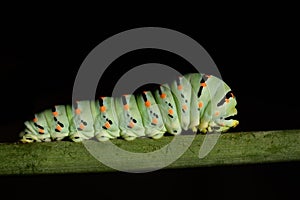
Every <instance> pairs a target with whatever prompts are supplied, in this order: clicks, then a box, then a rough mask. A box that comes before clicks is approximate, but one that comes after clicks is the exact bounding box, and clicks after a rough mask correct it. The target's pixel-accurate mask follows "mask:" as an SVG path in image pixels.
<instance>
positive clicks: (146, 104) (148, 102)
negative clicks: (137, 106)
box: [145, 100, 151, 108]
mask: <svg viewBox="0 0 300 200" xmlns="http://www.w3.org/2000/svg"><path fill="white" fill-rule="evenodd" d="M145 106H146V107H147V108H149V107H150V106H151V103H150V101H149V100H147V101H146V102H145Z"/></svg>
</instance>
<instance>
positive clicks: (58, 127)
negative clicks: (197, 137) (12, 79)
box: [21, 73, 239, 143]
mask: <svg viewBox="0 0 300 200" xmlns="http://www.w3.org/2000/svg"><path fill="white" fill-rule="evenodd" d="M236 104H237V102H236V98H235V96H234V95H233V93H232V92H231V90H230V88H229V86H228V85H227V84H226V83H224V82H223V81H222V80H220V79H218V78H216V77H214V76H209V75H205V74H199V73H194V74H187V75H184V76H181V77H178V79H177V80H175V81H174V82H173V83H171V84H170V85H168V84H163V85H161V86H160V87H159V88H158V89H155V90H153V91H144V92H142V93H141V94H137V95H123V96H122V97H100V98H99V99H98V100H95V101H88V100H86V101H78V102H75V103H74V104H73V105H72V106H70V105H57V106H54V107H53V108H52V109H48V110H45V111H44V112H41V113H38V114H35V116H34V119H33V120H31V121H27V122H25V130H24V131H23V132H21V141H22V142H24V143H27V142H35V141H37V142H44V141H45V142H47V141H53V140H62V139H65V138H69V139H70V140H71V141H74V142H79V141H82V140H85V139H91V138H95V139H97V140H99V141H106V140H109V139H114V138H124V139H125V140H134V139H135V138H137V137H150V138H154V139H159V138H161V137H162V136H163V135H164V134H165V133H166V132H168V133H170V134H172V135H178V134H180V133H182V131H186V130H188V129H191V130H193V131H194V132H197V131H199V132H203V133H206V132H212V131H217V132H224V131H227V130H228V129H230V128H231V127H235V126H237V125H238V123H239V122H238V121H237V120H234V119H228V118H229V117H231V116H234V115H236V114H237V110H236V108H235V106H236Z"/></svg>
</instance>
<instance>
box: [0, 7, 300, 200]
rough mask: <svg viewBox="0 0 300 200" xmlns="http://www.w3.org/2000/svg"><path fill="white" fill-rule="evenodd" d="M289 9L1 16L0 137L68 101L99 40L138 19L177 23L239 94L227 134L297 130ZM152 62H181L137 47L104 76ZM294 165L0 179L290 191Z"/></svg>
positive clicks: (193, 190)
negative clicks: (235, 121)
mask: <svg viewBox="0 0 300 200" xmlns="http://www.w3.org/2000/svg"><path fill="white" fill-rule="evenodd" d="M289 9H292V7H289V8H287V9H285V8H281V6H278V8H276V9H271V8H270V7H268V6H267V7H264V8H263V9H259V7H255V8H251V9H250V8H249V10H239V11H237V10H235V11H236V12H231V11H230V12H229V11H228V12H226V11H224V12H223V13H220V14H219V15H215V12H211V13H210V14H208V15H206V16H205V15H204V16H202V15H201V16H200V15H198V13H199V12H200V10H198V11H194V12H192V11H191V12H189V11H188V10H185V11H186V12H184V13H183V12H179V13H174V15H171V14H167V13H164V14H162V15H157V13H156V12H149V13H143V12H141V13H135V12H134V14H133V16H132V17H128V18H125V16H126V17H127V14H128V13H127V12H125V13H122V14H120V15H118V17H116V18H113V16H112V15H116V12H115V11H114V12H108V13H105V14H101V15H100V14H99V16H98V15H96V16H90V15H88V16H85V17H83V16H82V15H80V12H79V15H80V17H73V16H70V15H66V16H63V17H61V16H58V15H57V13H55V12H53V13H52V12H51V13H50V14H49V16H48V15H46V16H44V15H43V14H42V13H43V11H40V12H41V13H40V12H39V13H38V14H36V15H35V14H33V16H32V17H27V15H20V16H19V17H17V19H12V18H11V17H10V16H11V15H6V19H8V20H5V22H4V23H3V24H2V29H1V30H2V34H1V35H2V36H1V46H0V77H1V78H0V87H1V100H0V101H1V102H0V103H1V104H0V105H1V115H0V123H1V134H0V141H1V142H13V141H16V140H17V136H18V135H17V134H18V132H19V131H20V130H22V127H23V122H24V121H25V120H28V119H30V118H31V117H32V114H33V113H35V112H38V111H42V110H43V109H46V108H49V107H50V106H52V105H53V104H60V103H61V104H67V103H69V102H70V101H71V95H72V86H73V82H74V80H75V77H76V73H77V70H78V69H79V67H80V65H81V63H82V62H83V60H84V58H85V57H86V56H87V55H88V53H89V52H90V51H91V50H92V49H93V48H94V47H95V46H97V45H98V44H99V43H100V42H101V41H103V40H104V39H106V38H108V37H110V36H112V35H114V34H117V33H119V32H121V31H125V30H128V29H131V28H137V27H144V26H158V27H165V28H170V29H174V30H177V31H179V32H182V33H184V34H186V35H188V36H190V37H192V38H193V39H195V40H196V41H197V42H199V43H200V44H201V45H202V46H203V47H204V48H205V49H206V51H207V52H208V53H209V54H210V56H211V57H212V59H213V60H214V61H215V63H216V65H217V66H218V68H219V70H220V72H221V75H222V78H223V80H224V81H225V82H226V83H228V85H229V86H230V87H231V89H232V90H233V91H234V93H235V95H236V97H237V102H238V106H237V109H238V116H237V118H238V119H239V121H240V125H239V126H238V127H237V128H236V129H234V130H233V131H260V130H280V129H299V128H300V124H299V117H298V114H299V111H300V107H299V103H298V96H297V95H298V91H299V89H298V88H299V87H298V86H299V83H298V73H297V71H296V70H297V68H298V60H297V56H298V53H299V50H298V48H299V47H298V45H299V43H298V35H299V31H298V30H296V28H297V23H296V22H297V21H296V16H295V15H296V14H295V13H294V12H293V11H292V10H291V11H290V10H289ZM228 13H231V15H228ZM188 14H191V16H190V15H188ZM212 16H214V17H212ZM153 60H154V61H160V62H162V63H167V64H169V65H170V66H172V65H178V63H180V62H182V63H184V61H182V59H180V58H178V57H176V56H174V55H172V56H170V55H164V56H161V54H160V53H159V52H153V51H150V52H143V53H136V54H132V55H130V56H128V57H127V58H124V59H123V60H122V62H120V61H119V62H117V63H116V64H115V65H114V66H113V67H114V68H115V69H116V74H114V76H113V77H112V78H116V77H117V72H118V67H119V68H120V67H122V65H121V64H120V63H122V64H124V63H125V65H128V66H134V65H136V64H141V63H142V62H143V61H145V62H147V61H153ZM107 84H109V83H107ZM110 84H111V82H110ZM108 88H109V87H108ZM298 169H299V163H298V162H292V163H278V164H257V165H246V166H243V165H242V166H227V167H226V166H224V167H212V168H199V169H184V170H162V171H159V172H155V173H149V174H142V175H130V174H124V173H115V174H105V175H101V174H86V175H84V174H81V175H75V174H72V175H57V176H50V175H49V176H34V177H32V176H29V177H27V176H25V177H23V176H20V177H3V179H2V180H3V183H4V184H8V185H9V184H15V183H17V187H25V186H24V185H28V184H31V185H32V184H34V185H35V184H37V185H36V187H38V188H39V190H41V189H40V186H38V185H39V184H38V183H39V182H40V183H42V184H45V185H47V186H48V187H49V184H47V183H48V181H50V182H54V183H56V184H58V186H59V187H62V188H61V189H62V190H64V191H65V190H70V188H72V186H73V185H74V184H75V185H76V184H78V187H81V188H84V189H83V190H85V189H86V190H87V191H88V189H91V191H92V190H94V192H93V193H95V194H96V195H97V194H98V195H99V193H101V192H100V191H102V190H103V191H109V192H108V193H109V194H116V193H114V192H112V193H111V191H114V189H113V188H116V190H121V192H120V193H121V194H129V193H128V192H126V191H128V190H129V189H130V188H131V189H132V191H135V192H136V191H137V190H139V191H144V192H145V193H146V194H151V195H150V196H153V198H155V193H154V192H152V191H155V190H158V191H160V192H162V193H165V195H166V196H168V195H169V194H175V196H177V193H178V195H179V194H183V193H182V192H183V191H189V192H190V193H189V194H190V195H191V194H193V195H196V196H195V197H196V198H198V197H197V196H198V195H201V192H200V193H199V191H202V192H204V193H203V195H206V196H210V195H216V194H218V195H221V196H222V195H225V196H226V197H240V195H243V196H247V197H259V196H261V195H262V196H264V195H266V196H272V197H273V196H274V197H275V196H277V195H283V196H289V195H291V194H292V193H295V186H296V185H295V184H296V183H294V182H293V181H298V180H299V178H300V176H299V172H298ZM111 181H114V183H112V182H111ZM91 182H94V183H92V184H91ZM100 182H101V183H100ZM83 183H86V184H83ZM52 186H53V185H52ZM84 186H86V187H84ZM143 186H145V187H143ZM64 187H67V189H66V188H64ZM90 187H91V188H90ZM157 187H159V188H157ZM74 189H75V190H76V186H74ZM45 190H49V188H47V189H45ZM97 190H98V191H97ZM218 191H219V192H218ZM135 192H133V194H135V195H136V196H137V194H136V193H135ZM210 192H211V193H210ZM81 194H84V192H81ZM129 195H130V194H129ZM133 196H134V195H133Z"/></svg>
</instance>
